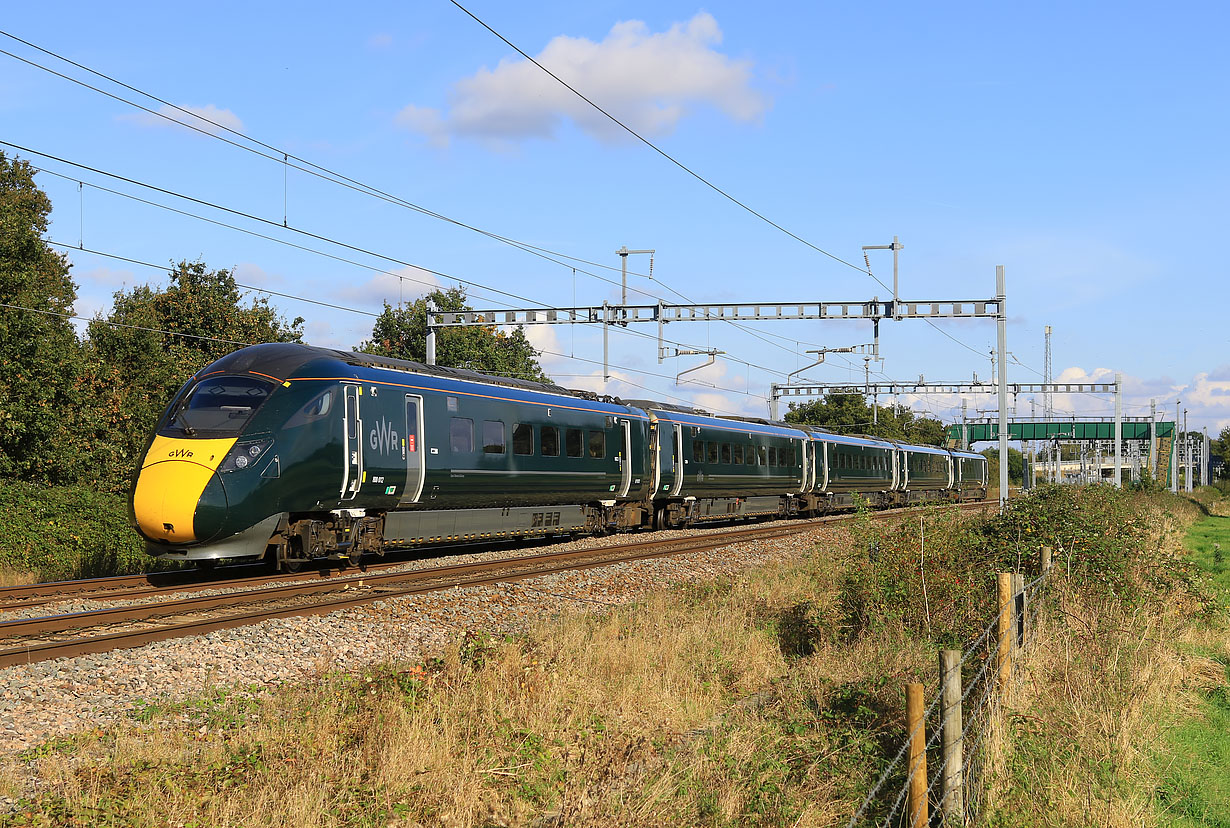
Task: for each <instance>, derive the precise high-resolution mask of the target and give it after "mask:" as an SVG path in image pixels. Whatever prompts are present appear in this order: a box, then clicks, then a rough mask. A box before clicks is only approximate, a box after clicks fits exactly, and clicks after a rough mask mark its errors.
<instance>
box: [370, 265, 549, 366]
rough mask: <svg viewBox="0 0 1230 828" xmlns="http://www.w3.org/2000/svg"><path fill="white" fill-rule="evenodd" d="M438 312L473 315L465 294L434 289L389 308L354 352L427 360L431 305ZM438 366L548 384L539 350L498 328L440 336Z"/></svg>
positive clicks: (448, 331) (518, 333)
mask: <svg viewBox="0 0 1230 828" xmlns="http://www.w3.org/2000/svg"><path fill="white" fill-rule="evenodd" d="M428 299H431V300H433V301H434V302H435V306H436V309H437V310H444V311H464V310H473V308H471V307H470V306H469V305H467V304H466V293H465V289H464V288H461V287H454V288H448V289H447V290H433V291H432V292H431V293H429V294H428V295H427V296H425V297H423V298H422V299H417V300H415V301H414V302H411V303H409V304H407V305H403V306H401V307H393V306H392V305H389V304H388V303H385V306H384V311H383V312H382V313H381V314H380V316H379V318H377V319H376V323H375V325H374V326H373V327H372V338H371V339H370V340H368V341H366V342H364V343H363V344H362V345H361V346H359V347H358V348H357V349H356V350H359V351H362V352H364V353H368V354H378V355H380V356H387V357H394V358H396V359H409V360H412V361H414V362H426V361H427V300H428ZM436 364H437V365H443V366H445V367H448V368H466V369H469V370H471V371H481V372H482V373H484V374H495V375H497V376H508V377H517V378H520V379H530V380H541V381H546V380H547V375H546V374H544V373H543V371H542V366H540V365H539V364H538V351H536V350H534V346H533V345H531V344H530V341H529V340H528V339H526V336H525V332H524V331H523V330H521V328H516V329H514V330H513V331H512V333H505V332H504V331H501V330H499V328H498V327H497V326H495V325H484V326H475V327H473V328H449V329H445V330H442V331H438V332H437V334H436Z"/></svg>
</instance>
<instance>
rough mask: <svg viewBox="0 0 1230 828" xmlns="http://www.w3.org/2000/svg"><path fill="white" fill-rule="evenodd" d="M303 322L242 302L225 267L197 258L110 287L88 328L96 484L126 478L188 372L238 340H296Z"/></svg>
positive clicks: (116, 483)
mask: <svg viewBox="0 0 1230 828" xmlns="http://www.w3.org/2000/svg"><path fill="white" fill-rule="evenodd" d="M302 328H303V319H302V318H301V317H300V318H296V319H295V320H294V321H293V322H287V321H286V320H285V319H284V318H282V317H281V316H280V315H279V314H278V311H277V310H276V309H275V308H274V307H272V306H271V305H270V304H269V301H268V300H267V299H264V298H254V299H252V300H251V301H250V302H248V303H247V304H245V303H244V295H243V293H242V292H241V291H240V289H239V287H238V286H237V285H236V284H235V277H234V276H233V275H232V274H231V273H230V272H229V271H227V270H209V269H208V268H207V267H206V266H205V264H204V263H202V262H180V263H179V264H178V265H176V266H175V268H174V269H172V270H171V272H170V284H169V285H168V286H167V287H165V288H155V287H152V286H150V285H141V286H138V287H134V288H133V289H131V290H128V291H124V290H121V291H118V292H116V294H115V305H114V308H113V309H112V311H111V313H110V315H109V316H107V317H106V318H103V317H102V316H101V315H98V316H96V317H95V318H94V320H93V321H92V322H90V327H89V357H90V369H91V370H90V372H89V378H90V383H91V385H90V390H91V392H92V394H93V395H94V402H95V404H94V405H93V406H92V407H91V409H90V411H89V416H90V419H89V421H88V422H86V423H84V424H83V428H82V436H83V440H84V441H85V442H86V444H87V445H86V446H85V452H86V453H87V455H88V456H89V457H90V458H91V462H92V464H93V465H94V473H95V474H96V475H97V477H98V479H99V482H100V484H101V488H104V489H109V490H120V489H122V488H123V487H124V486H125V485H126V484H127V481H128V480H129V478H130V475H131V473H132V471H133V464H134V463H135V462H136V457H137V454H138V453H140V451H141V447H142V445H143V444H144V441H145V440H146V439H147V438H148V436H149V433H150V431H151V430H152V429H153V427H154V425H155V424H156V422H157V419H158V417H159V416H160V415H161V413H162V410H163V409H164V408H165V407H166V404H167V402H168V401H169V400H170V399H171V397H172V396H173V395H174V394H175V392H176V391H178V390H179V388H180V387H181V386H182V385H183V384H184V383H185V382H187V381H188V378H189V377H191V376H192V375H193V374H194V373H196V372H197V371H199V370H200V369H201V368H203V367H205V366H206V365H208V364H209V363H211V362H213V361H214V360H216V359H218V358H220V357H222V356H225V355H226V354H228V353H230V352H231V351H234V350H236V349H238V348H241V347H243V346H244V345H248V344H256V343H261V342H299V341H301V339H302V334H303V330H302ZM163 331H166V332H167V333H163Z"/></svg>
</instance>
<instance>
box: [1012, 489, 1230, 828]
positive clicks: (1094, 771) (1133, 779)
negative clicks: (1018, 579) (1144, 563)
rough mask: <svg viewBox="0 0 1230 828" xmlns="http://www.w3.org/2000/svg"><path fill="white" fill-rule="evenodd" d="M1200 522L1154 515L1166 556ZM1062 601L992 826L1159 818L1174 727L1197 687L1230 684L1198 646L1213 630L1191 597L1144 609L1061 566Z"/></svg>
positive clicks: (1016, 729) (1039, 660)
mask: <svg viewBox="0 0 1230 828" xmlns="http://www.w3.org/2000/svg"><path fill="white" fill-rule="evenodd" d="M1194 518H1195V515H1194V514H1193V513H1192V511H1190V510H1187V509H1181V510H1179V512H1178V514H1175V513H1163V512H1162V511H1160V510H1158V511H1157V512H1156V514H1154V515H1153V519H1152V521H1151V525H1152V526H1153V527H1154V531H1155V537H1154V538H1153V539H1152V540H1153V542H1155V543H1156V544H1157V545H1158V548H1159V550H1160V553H1161V554H1166V555H1181V554H1182V550H1181V547H1180V546H1179V542H1180V539H1181V537H1182V533H1183V530H1184V529H1185V528H1186V527H1187V526H1189V525H1190V523H1191V521H1192V520H1194ZM1052 600H1053V602H1054V611H1053V612H1048V613H1044V614H1042V616H1041V618H1040V623H1039V625H1038V628H1037V630H1036V637H1035V639H1034V643H1033V644H1032V645H1031V647H1030V648H1029V649H1027V650H1026V651H1025V652H1024V653H1023V654H1022V658H1021V660H1020V665H1019V669H1018V671H1017V680H1016V683H1015V685H1014V688H1013V690H1012V692H1011V693H1010V694H1009V696H1008V699H1007V701H1006V703H1005V705H1004V708H1003V711H1002V715H1001V717H1000V722H1001V723H1002V729H1001V732H1000V734H999V735H1000V737H1001V738H1000V739H999V741H998V745H997V746H998V748H999V750H1000V754H999V756H998V757H997V761H995V762H993V763H992V767H993V773H992V775H991V778H992V783H991V787H990V790H989V792H988V802H989V807H988V817H989V818H988V824H991V825H1028V826H1090V825H1098V826H1108V828H1118V827H1119V826H1124V828H1126V826H1140V825H1151V824H1156V821H1157V817H1156V814H1157V804H1158V803H1157V790H1158V786H1159V783H1160V781H1161V773H1160V772H1159V768H1158V763H1157V761H1156V760H1157V756H1158V754H1159V753H1160V752H1163V751H1164V748H1165V741H1166V736H1167V728H1169V727H1170V726H1172V725H1173V723H1174V722H1175V721H1176V720H1179V719H1182V718H1184V712H1183V711H1187V712H1189V713H1190V712H1191V711H1193V710H1195V708H1196V704H1197V702H1196V699H1195V697H1194V695H1193V694H1192V689H1193V688H1198V687H1201V686H1205V685H1207V683H1208V681H1209V680H1210V677H1211V680H1213V681H1218V680H1224V673H1223V672H1222V668H1221V666H1220V665H1218V664H1217V663H1216V662H1213V661H1210V660H1209V659H1207V658H1202V657H1199V656H1195V655H1193V654H1192V653H1193V646H1194V645H1195V644H1196V643H1197V642H1200V641H1203V642H1204V643H1205V644H1207V643H1208V642H1207V640H1206V639H1207V637H1208V636H1209V635H1210V633H1211V630H1210V629H1209V628H1208V627H1205V626H1203V625H1200V624H1198V623H1195V622H1194V619H1195V618H1196V617H1197V616H1198V615H1199V614H1200V613H1199V610H1200V607H1199V606H1198V603H1197V602H1196V601H1195V600H1194V599H1193V598H1191V597H1190V596H1185V595H1183V594H1181V593H1175V594H1172V595H1171V596H1170V597H1169V599H1168V600H1150V601H1144V602H1140V603H1136V604H1134V605H1132V604H1126V603H1125V602H1123V601H1120V600H1118V599H1117V598H1116V597H1115V596H1113V595H1108V594H1097V593H1093V592H1091V591H1089V590H1077V589H1074V588H1072V587H1071V586H1070V585H1068V584H1066V583H1065V582H1064V580H1063V576H1062V574H1060V575H1059V576H1058V577H1057V579H1056V582H1055V584H1054V591H1053V595H1052ZM1219 635H1223V636H1224V629H1223V632H1221V633H1220V634H1219ZM1224 643H1225V642H1223V644H1224Z"/></svg>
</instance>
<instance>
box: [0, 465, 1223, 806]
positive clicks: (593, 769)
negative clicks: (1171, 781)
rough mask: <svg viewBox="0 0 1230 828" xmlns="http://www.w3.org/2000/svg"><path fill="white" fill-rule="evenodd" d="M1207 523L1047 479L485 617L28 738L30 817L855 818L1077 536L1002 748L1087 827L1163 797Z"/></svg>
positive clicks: (1058, 572)
mask: <svg viewBox="0 0 1230 828" xmlns="http://www.w3.org/2000/svg"><path fill="white" fill-rule="evenodd" d="M1176 508H1178V509H1183V510H1184V511H1183V512H1182V513H1181V514H1179V513H1172V514H1167V512H1166V510H1167V509H1172V510H1173V509H1176ZM1195 515H1196V509H1195V508H1194V507H1192V506H1190V505H1187V506H1184V503H1183V502H1182V501H1179V500H1177V499H1173V498H1170V497H1169V496H1167V495H1158V496H1151V495H1145V494H1140V493H1125V492H1120V491H1118V490H1112V489H1109V488H1103V487H1093V488H1089V489H1084V490H1077V489H1072V488H1059V487H1053V488H1048V489H1045V490H1040V491H1039V492H1037V493H1036V494H1035V495H1033V496H1031V497H1030V498H1027V499H1025V500H1024V501H1022V502H1021V503H1020V504H1018V505H1014V507H1013V509H1012V510H1010V511H1009V512H1008V513H1007V514H1005V515H1002V516H995V517H992V518H986V519H982V518H975V519H969V520H956V519H954V518H953V517H952V516H950V515H949V514H941V513H938V512H925V513H923V514H921V516H914V517H911V518H908V519H903V520H900V521H898V522H896V523H883V522H880V521H875V520H872V519H871V517H870V516H869V515H866V514H864V515H863V516H862V517H861V520H860V521H859V522H858V527H857V530H856V531H855V532H854V533H847V532H845V531H844V530H843V531H842V532H841V533H834V535H833V542H832V543H829V544H826V545H825V547H824V548H822V549H818V550H817V551H816V554H814V555H811V556H808V557H806V558H805V559H804V560H802V561H799V562H797V563H795V564H792V565H783V566H780V567H774V568H769V569H765V570H759V571H753V572H750V573H747V574H746V575H744V576H742V577H738V578H734V579H723V580H718V581H713V582H706V583H700V584H696V585H692V586H685V587H678V588H675V589H673V590H664V591H663V592H661V593H659V594H655V595H651V596H648V597H646V598H645V599H644V600H643V601H642V602H641V603H640V604H639V605H637V606H625V607H618V608H610V609H609V610H608V611H606V612H605V613H601V614H598V613H588V614H587V613H568V614H565V615H563V616H562V617H559V618H555V619H548V620H544V621H543V622H541V623H540V624H538V625H537V626H535V627H534V628H533V629H531V630H529V631H527V632H526V633H524V634H521V635H516V636H511V637H508V638H506V639H499V640H496V639H491V638H489V637H487V636H485V635H483V634H482V633H481V632H479V631H474V632H471V633H468V634H467V635H465V636H464V637H462V638H460V639H459V640H457V641H455V642H454V643H453V644H452V645H450V646H448V647H446V648H445V649H443V650H441V651H440V652H437V653H434V654H431V655H429V656H428V657H427V658H425V659H423V660H421V661H418V662H415V663H411V664H397V665H386V666H383V667H373V668H371V669H368V670H363V671H358V672H354V673H340V674H339V673H333V672H329V671H328V670H327V667H326V665H327V663H328V660H327V658H324V659H322V664H321V672H320V675H319V676H318V677H317V678H316V679H315V680H313V681H309V682H307V683H306V684H304V685H303V686H299V687H295V688H290V689H287V690H283V691H279V692H275V693H270V694H259V695H256V696H253V695H252V694H250V693H229V692H222V691H219V692H215V693H210V694H207V695H206V696H204V697H198V698H192V699H189V700H188V701H186V702H171V701H167V700H151V701H150V703H149V704H147V705H142V706H141V708H140V710H139V711H138V712H136V713H134V717H133V720H132V721H131V722H129V723H127V724H125V725H119V726H108V727H104V728H100V729H98V730H94V731H90V732H87V733H84V734H79V735H77V736H75V737H72V738H69V739H62V740H57V741H54V742H50V743H48V744H47V745H44V746H41V747H39V748H35V749H33V750H31V751H29V752H27V754H26V755H25V761H26V762H28V763H30V765H31V767H30V773H33V774H37V776H38V777H39V778H40V779H41V780H42V785H41V786H40V787H39V788H38V789H37V793H35V794H33V798H27V799H25V800H22V801H21V802H20V808H19V811H18V813H17V814H16V815H15V816H14V817H13V818H12V820H11V822H12V824H16V825H27V824H31V825H33V824H46V823H47V822H52V823H57V822H58V823H71V821H72V820H74V819H75V820H77V821H79V822H84V823H94V824H99V823H101V824H113V825H133V826H146V825H150V826H152V825H166V824H173V825H175V824H181V823H183V824H192V823H193V821H195V822H196V823H197V824H201V825H217V826H227V825H252V824H261V825H329V826H341V825H379V826H410V825H414V824H416V823H418V824H423V825H427V824H432V825H436V824H440V825H451V826H468V825H527V826H528V825H563V824H567V825H663V824H671V825H675V824H678V825H705V826H733V825H752V826H788V825H789V826H793V825H800V826H811V825H831V824H841V823H844V821H845V820H846V819H847V818H848V817H849V815H850V814H851V813H853V811H854V810H855V808H857V807H858V805H859V803H860V802H861V801H862V800H863V798H864V797H865V796H866V794H867V793H868V792H869V791H870V789H871V787H872V785H873V784H874V782H875V780H876V779H877V778H878V776H879V775H880V773H881V771H882V769H883V768H884V767H885V765H886V763H887V761H888V759H889V758H891V756H892V755H893V754H895V753H896V751H897V749H898V747H899V746H900V744H901V739H902V736H903V732H904V723H903V721H902V719H903V716H902V708H903V685H904V684H905V683H906V682H908V681H913V680H921V681H923V682H925V683H927V685H928V687H934V683H935V678H934V673H935V651H936V649H937V648H938V647H940V646H945V645H949V644H956V643H961V642H967V641H969V639H970V637H971V635H972V634H973V633H974V632H975V631H976V630H980V629H981V628H982V627H983V625H984V624H985V623H986V622H987V620H988V618H989V617H990V616H991V615H992V614H993V612H994V610H993V607H992V599H991V597H990V596H991V594H992V591H991V580H992V573H994V572H995V570H996V569H1001V568H1016V567H1020V568H1022V569H1024V570H1026V571H1027V572H1032V571H1036V567H1037V563H1036V562H1037V552H1038V550H1039V549H1040V548H1041V546H1042V545H1054V546H1055V547H1056V549H1057V550H1062V551H1060V552H1058V553H1057V555H1056V559H1055V563H1056V569H1055V582H1054V583H1055V592H1054V594H1055V596H1056V597H1055V599H1054V600H1055V601H1057V602H1058V603H1057V606H1058V609H1059V610H1060V612H1058V613H1053V614H1050V615H1045V616H1044V617H1046V618H1048V619H1050V620H1048V621H1047V622H1046V623H1047V624H1048V625H1049V626H1046V627H1045V628H1044V631H1043V632H1040V633H1039V639H1040V641H1043V642H1045V643H1040V644H1039V645H1037V646H1036V647H1035V651H1038V652H1044V653H1046V654H1047V655H1046V656H1045V657H1042V656H1039V657H1037V659H1035V660H1034V661H1027V664H1026V667H1025V670H1026V671H1027V672H1026V673H1025V677H1024V679H1023V681H1022V683H1021V684H1022V686H1023V687H1025V688H1029V687H1031V686H1032V684H1031V683H1032V682H1035V681H1037V682H1039V683H1040V685H1039V689H1038V690H1037V691H1031V690H1028V689H1026V690H1022V691H1020V692H1019V693H1018V695H1017V696H1016V697H1014V699H1015V700H1014V702H1013V705H1014V706H1013V707H1012V708H1011V712H1010V714H1009V715H1010V718H1009V719H1008V721H1010V722H1011V724H1012V740H1011V741H1008V740H1005V741H1003V742H1001V743H998V744H999V747H998V748H997V752H996V754H995V755H996V756H997V757H999V758H998V759H997V764H995V766H994V768H993V770H994V771H995V772H996V773H998V774H999V775H993V776H992V783H993V788H992V798H991V800H990V802H991V806H990V807H991V818H992V824H1005V825H1006V824H1011V825H1021V824H1025V825H1055V824H1070V825H1086V824H1089V818H1090V811H1089V810H1088V807H1089V803H1090V802H1093V803H1098V804H1099V807H1104V806H1105V804H1106V803H1107V802H1108V801H1117V800H1114V797H1116V796H1119V795H1120V791H1121V789H1124V788H1127V787H1131V786H1135V788H1134V789H1135V790H1138V791H1139V790H1144V791H1145V794H1144V795H1143V799H1141V800H1140V801H1141V802H1143V803H1144V805H1145V807H1146V808H1147V807H1148V803H1149V802H1150V801H1151V798H1150V797H1151V796H1152V794H1151V792H1152V791H1153V790H1154V787H1153V786H1154V782H1153V780H1154V779H1155V778H1158V779H1160V777H1154V776H1150V775H1149V774H1150V773H1152V771H1149V768H1151V767H1152V765H1151V764H1150V761H1149V757H1148V756H1147V755H1146V754H1144V753H1142V752H1141V751H1137V750H1133V749H1132V744H1133V742H1130V741H1129V742H1128V743H1126V744H1124V743H1121V742H1120V736H1119V734H1120V733H1125V734H1127V737H1126V738H1128V739H1129V740H1132V739H1135V737H1136V735H1137V730H1135V728H1138V727H1140V726H1142V725H1147V724H1149V722H1150V720H1149V717H1147V716H1144V715H1143V714H1142V713H1141V711H1142V710H1144V709H1145V708H1143V707H1141V700H1140V698H1138V695H1133V693H1132V688H1135V687H1138V686H1139V685H1141V684H1147V677H1148V676H1153V675H1156V674H1157V673H1156V670H1152V671H1151V670H1150V668H1149V663H1150V659H1151V658H1152V656H1151V655H1150V653H1152V652H1153V647H1152V645H1153V644H1159V645H1160V644H1161V643H1163V642H1159V641H1158V639H1157V634H1160V633H1164V632H1166V631H1167V630H1166V629H1164V628H1162V627H1157V626H1151V624H1154V623H1155V622H1151V621H1150V620H1149V619H1150V618H1153V617H1154V615H1155V614H1156V613H1158V612H1161V611H1163V608H1165V607H1173V606H1187V607H1192V608H1196V609H1199V608H1202V607H1204V606H1205V605H1206V596H1205V594H1204V593H1203V591H1202V589H1201V587H1200V584H1199V583H1198V582H1196V581H1194V580H1192V579H1191V578H1190V577H1188V575H1189V573H1188V571H1187V570H1186V569H1185V568H1184V567H1182V566H1180V565H1179V564H1178V563H1174V564H1173V565H1172V564H1169V563H1167V564H1166V565H1165V566H1163V567H1161V569H1162V570H1163V571H1162V572H1161V573H1160V574H1159V573H1157V572H1155V571H1154V570H1156V569H1158V567H1157V566H1156V564H1157V562H1158V560H1159V559H1160V558H1164V557H1169V556H1171V554H1172V553H1173V551H1174V546H1175V543H1176V541H1177V538H1178V534H1177V530H1178V529H1179V527H1180V526H1181V525H1182V524H1184V523H1185V522H1188V521H1190V520H1191V519H1194V517H1195ZM1117 551H1118V552H1119V553H1121V554H1117ZM924 581H925V584H926V591H925V593H924V590H923V589H922V587H923V584H924ZM1120 627H1122V628H1123V630H1124V632H1123V633H1122V634H1120V633H1118V632H1116V631H1117V630H1119V629H1120ZM1116 636H1118V637H1116ZM1142 642H1145V643H1147V644H1150V645H1151V646H1142ZM1031 658H1032V657H1031ZM1063 659H1067V660H1066V661H1062V660H1063ZM1116 659H1117V660H1116ZM1051 660H1054V661H1053V663H1052V661H1051ZM1061 664H1062V665H1063V667H1062V672H1061V671H1060V666H1061ZM1142 668H1144V669H1145V672H1143V673H1138V670H1140V669H1142ZM1061 680H1062V681H1064V682H1067V684H1066V685H1065V684H1058V683H1057V682H1059V681H1061ZM1065 688H1068V689H1065ZM1074 697H1075V698H1074ZM1018 705H1019V706H1018ZM1096 705H1100V707H1099V706H1096ZM1065 717H1066V718H1065ZM151 734H157V738H151ZM1031 734H1032V735H1031ZM1140 744H1144V743H1143V742H1142V743H1140ZM996 769H998V770H996ZM900 781H901V780H900V779H893V780H890V785H889V786H888V788H889V789H891V793H889V794H888V796H889V797H892V796H895V792H896V790H897V789H898V787H899V784H898V783H900ZM1061 783H1063V784H1067V783H1071V791H1069V790H1068V789H1067V788H1064V787H1062V784H1061ZM12 784H15V783H10V791H15V789H14V788H12V787H11V786H12ZM1141 784H1143V785H1144V787H1143V788H1141V787H1140V785H1141ZM2 787H3V782H2V781H0V788H2ZM219 791H225V792H226V795H225V796H219V795H218V792H219ZM884 807H885V805H884V803H883V802H879V803H873V806H872V813H873V815H874V814H876V813H883V810H884ZM40 821H41V822H40ZM1110 824H1128V823H1127V822H1125V821H1111V822H1110ZM1131 824H1139V822H1138V821H1133V822H1131ZM1211 824H1215V823H1211Z"/></svg>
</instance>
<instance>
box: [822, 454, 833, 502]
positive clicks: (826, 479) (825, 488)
mask: <svg viewBox="0 0 1230 828" xmlns="http://www.w3.org/2000/svg"><path fill="white" fill-rule="evenodd" d="M820 455H821V457H822V458H823V461H824V482H823V483H821V484H820V491H822V492H827V491H828V490H829V464H830V463H832V462H833V461H832V458H830V457H829V444H828V443H821V444H820Z"/></svg>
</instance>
